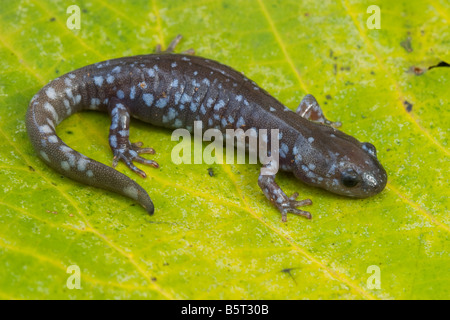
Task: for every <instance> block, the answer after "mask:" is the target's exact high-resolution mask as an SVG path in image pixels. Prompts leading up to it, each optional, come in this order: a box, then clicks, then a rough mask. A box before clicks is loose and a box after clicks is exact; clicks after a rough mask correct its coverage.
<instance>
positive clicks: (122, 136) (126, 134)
mask: <svg viewBox="0 0 450 320" xmlns="http://www.w3.org/2000/svg"><path fill="white" fill-rule="evenodd" d="M108 112H109V115H110V116H111V126H110V128H109V145H110V147H111V150H112V151H113V154H114V159H113V167H115V166H117V164H118V163H119V161H123V162H124V163H125V164H126V165H127V167H128V168H130V169H131V170H133V171H134V172H136V173H137V174H139V175H140V176H141V177H143V178H145V177H146V176H147V175H146V174H145V172H144V171H142V170H141V169H139V168H138V167H136V166H135V165H134V164H133V161H136V162H139V163H142V164H146V165H149V166H152V167H155V168H159V165H158V163H156V162H155V161H153V160H149V159H144V158H142V157H141V156H139V154H141V153H149V154H154V153H155V150H153V149H152V148H142V145H143V143H142V142H136V143H130V140H129V138H130V114H129V112H128V109H127V107H126V106H125V104H124V103H123V102H122V101H121V100H119V99H117V98H112V99H110V101H109V104H108Z"/></svg>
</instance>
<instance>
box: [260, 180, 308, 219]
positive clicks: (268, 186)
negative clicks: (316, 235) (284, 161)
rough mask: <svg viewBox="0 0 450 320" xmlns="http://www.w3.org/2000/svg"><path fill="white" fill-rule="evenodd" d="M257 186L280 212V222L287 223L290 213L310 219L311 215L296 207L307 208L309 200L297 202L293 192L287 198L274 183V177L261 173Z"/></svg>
mask: <svg viewBox="0 0 450 320" xmlns="http://www.w3.org/2000/svg"><path fill="white" fill-rule="evenodd" d="M258 185H259V187H260V188H261V190H262V191H263V192H264V194H265V195H266V197H267V199H269V200H270V202H272V203H273V204H274V205H275V206H276V207H277V209H278V211H280V213H281V220H282V221H283V222H286V221H287V214H288V213H292V214H296V215H299V216H304V217H305V218H307V219H311V214H310V213H309V212H308V211H302V210H299V209H297V207H303V206H308V205H311V204H312V201H311V200H310V199H305V200H301V201H297V200H296V199H297V197H298V193H297V192H295V193H294V194H293V195H292V196H290V197H288V196H287V195H286V194H285V193H284V192H283V190H281V188H280V186H278V184H277V183H276V182H275V175H263V174H262V173H261V174H260V175H259V178H258Z"/></svg>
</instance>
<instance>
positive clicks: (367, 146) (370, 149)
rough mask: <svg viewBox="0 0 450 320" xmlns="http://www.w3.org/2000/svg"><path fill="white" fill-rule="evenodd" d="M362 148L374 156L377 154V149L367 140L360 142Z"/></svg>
mask: <svg viewBox="0 0 450 320" xmlns="http://www.w3.org/2000/svg"><path fill="white" fill-rule="evenodd" d="M362 148H363V150H364V151H366V152H368V153H369V154H371V155H372V156H374V157H376V156H377V149H376V148H375V146H374V145H373V144H371V143H369V142H364V143H363V144H362Z"/></svg>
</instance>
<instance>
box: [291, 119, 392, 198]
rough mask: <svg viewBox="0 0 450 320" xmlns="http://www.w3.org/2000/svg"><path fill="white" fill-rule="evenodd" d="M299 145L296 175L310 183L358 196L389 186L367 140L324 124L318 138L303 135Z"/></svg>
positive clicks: (373, 150) (376, 191) (379, 190)
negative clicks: (358, 138) (359, 139)
mask: <svg viewBox="0 0 450 320" xmlns="http://www.w3.org/2000/svg"><path fill="white" fill-rule="evenodd" d="M316 132H317V131H316ZM296 146H297V148H295V149H294V157H295V158H294V163H295V166H294V175H295V176H296V177H297V178H298V179H300V180H302V181H303V182H305V183H307V184H309V185H313V186H317V187H320V188H323V189H326V190H328V191H331V192H333V193H336V194H341V195H345V196H349V197H355V198H366V197H370V196H373V195H376V194H377V193H380V192H381V191H382V190H383V189H384V187H385V186H386V182H387V174H386V171H385V170H384V168H383V166H382V165H381V164H380V162H379V161H378V159H377V156H376V149H375V147H374V146H373V145H372V144H370V143H368V142H364V143H361V142H359V141H358V140H356V139H355V138H353V137H351V136H349V135H347V134H345V133H343V132H341V131H339V130H336V129H333V128H330V127H326V126H323V125H321V128H320V133H319V134H318V136H316V138H315V139H314V138H305V137H303V136H300V137H299V139H298V140H297V142H296ZM297 150H301V155H300V153H299V152H297V154H296V152H295V151H297Z"/></svg>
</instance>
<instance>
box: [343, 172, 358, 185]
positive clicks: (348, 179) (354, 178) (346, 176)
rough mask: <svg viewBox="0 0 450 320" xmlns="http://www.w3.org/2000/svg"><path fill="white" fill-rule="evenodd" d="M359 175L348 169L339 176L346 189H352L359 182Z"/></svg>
mask: <svg viewBox="0 0 450 320" xmlns="http://www.w3.org/2000/svg"><path fill="white" fill-rule="evenodd" d="M359 180H360V178H359V175H358V174H357V173H356V171H355V170H353V169H348V170H346V171H344V172H342V174H341V181H342V184H343V185H344V186H346V187H347V188H352V187H354V186H356V185H357V184H358V182H359Z"/></svg>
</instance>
